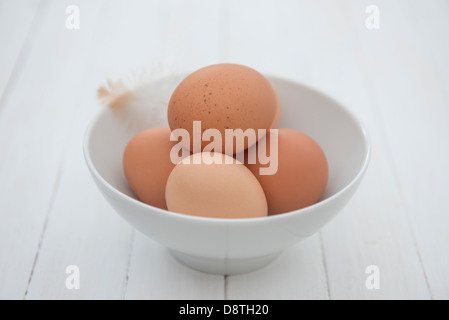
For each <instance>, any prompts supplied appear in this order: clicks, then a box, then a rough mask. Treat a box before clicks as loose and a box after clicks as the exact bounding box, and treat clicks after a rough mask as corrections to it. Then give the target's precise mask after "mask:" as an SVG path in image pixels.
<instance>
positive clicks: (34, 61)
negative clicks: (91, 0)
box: [0, 2, 98, 298]
mask: <svg viewBox="0 0 449 320" xmlns="http://www.w3.org/2000/svg"><path fill="white" fill-rule="evenodd" d="M96 7H98V5H97V4H92V5H91V8H92V10H90V11H88V12H86V15H85V20H84V21H85V24H86V26H87V25H89V23H90V22H93V21H94V19H95V15H96V12H95V8H96ZM39 16H40V18H41V20H40V21H41V23H40V25H39V27H37V30H35V31H34V32H35V35H34V36H33V38H32V39H29V41H30V43H29V44H27V46H28V47H29V48H30V49H29V50H30V52H29V54H28V58H27V59H26V60H25V61H23V66H22V67H21V69H22V70H23V71H22V73H21V75H20V77H19V79H18V80H17V81H16V83H15V85H14V87H13V88H11V92H10V97H9V99H7V100H6V101H5V104H3V110H2V114H1V118H0V135H1V136H0V149H1V150H2V153H1V154H0V176H1V177H2V183H1V184H0V194H1V201H0V212H1V219H2V224H1V225H0V246H1V250H0V252H1V253H2V256H3V257H5V258H2V259H1V260H0V272H1V274H2V275H6V276H2V277H1V278H0V281H1V284H0V296H1V297H8V298H23V297H24V294H25V292H26V288H27V286H28V281H29V279H30V276H31V272H32V270H33V266H34V262H35V258H36V257H37V253H38V248H39V245H40V241H41V238H42V236H43V231H45V221H46V217H47V214H48V212H49V210H50V209H51V205H52V201H53V198H54V193H55V191H56V189H57V188H58V180H59V176H60V167H61V161H62V154H63V150H64V149H65V148H64V146H65V144H66V143H67V139H68V137H69V129H70V126H71V123H72V119H73V115H74V114H75V103H76V95H74V93H75V92H76V91H77V90H78V88H79V87H80V85H81V83H82V81H81V80H82V79H81V74H82V73H81V72H82V71H81V70H83V66H84V65H85V59H86V57H87V52H88V48H89V44H90V43H89V42H90V38H91V37H90V35H89V34H88V33H71V32H69V31H68V30H67V29H66V28H65V25H64V21H65V6H64V5H63V3H62V2H58V3H57V4H56V3H53V2H52V3H51V5H49V6H44V7H43V10H42V12H41V13H40V14H39ZM58 16H62V17H63V19H61V20H59V19H55V17H58ZM55 41H56V42H55ZM61 79H64V81H62V80H61Z"/></svg>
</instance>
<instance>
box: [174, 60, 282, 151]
mask: <svg viewBox="0 0 449 320" xmlns="http://www.w3.org/2000/svg"><path fill="white" fill-rule="evenodd" d="M279 113H280V100H279V98H278V95H277V93H276V91H275V90H274V89H273V86H272V85H271V83H270V82H269V81H268V80H267V79H266V78H265V77H264V76H263V75H262V74H260V73H259V72H258V71H256V70H254V69H252V68H249V67H247V66H243V65H239V64H231V63H222V64H215V65H211V66H207V67H204V68H202V69H199V70H197V71H195V72H193V73H192V74H190V75H189V76H187V77H186V78H185V79H184V80H183V81H182V82H181V83H180V84H179V85H178V86H177V87H176V89H175V90H174V92H173V94H172V96H171V98H170V101H169V104H168V112H167V116H168V123H169V126H170V128H171V129H172V130H175V129H179V128H182V129H186V130H187V131H188V132H189V134H190V141H187V142H185V147H186V148H189V149H190V150H191V151H193V152H199V151H202V150H203V149H204V147H205V146H206V145H208V144H209V143H210V142H209V141H201V142H200V143H201V145H199V144H198V148H196V149H195V148H194V144H193V139H194V134H193V121H201V130H200V131H201V132H204V131H205V130H207V129H217V130H218V131H219V132H220V134H221V138H222V142H221V143H220V145H221V146H222V149H221V150H220V149H214V151H221V152H223V153H225V152H226V153H236V152H240V151H243V150H244V149H246V148H247V147H248V146H251V145H252V144H254V143H255V142H256V141H257V140H258V139H260V138H261V137H262V136H263V135H262V134H261V135H260V136H258V133H257V129H269V128H271V127H272V126H273V125H274V126H275V125H276V123H277V119H278V117H279ZM226 129H232V130H235V129H241V130H242V131H243V132H244V131H245V130H247V129H254V132H255V135H254V138H255V140H254V141H250V142H249V140H247V139H244V140H243V139H242V141H244V143H243V142H242V143H241V146H236V144H237V139H236V138H235V137H234V138H233V137H232V136H231V138H230V139H226V141H227V142H228V143H232V141H233V147H229V148H228V151H232V152H227V150H225V136H226V135H225V130H226Z"/></svg>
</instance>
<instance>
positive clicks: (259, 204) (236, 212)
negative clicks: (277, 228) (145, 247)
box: [165, 153, 267, 218]
mask: <svg viewBox="0 0 449 320" xmlns="http://www.w3.org/2000/svg"><path fill="white" fill-rule="evenodd" d="M205 154H210V153H196V154H193V155H191V156H190V157H187V158H184V159H183V160H182V161H181V162H180V163H179V164H178V165H177V166H176V167H175V168H174V169H173V171H172V172H171V174H170V176H169V178H168V181H167V186H166V194H165V197H166V201H167V207H168V210H170V211H173V212H178V213H183V214H187V215H194V216H201V217H213V218H254V217H264V216H267V200H266V199H265V194H264V192H263V190H262V187H261V186H260V184H259V182H258V181H257V179H256V177H255V176H254V175H253V174H252V173H251V171H249V170H248V168H246V167H245V166H244V165H243V164H241V163H240V162H238V161H236V160H235V159H234V158H232V157H230V156H227V155H223V154H215V155H216V156H217V157H219V159H220V161H221V163H218V164H217V163H210V162H208V160H205V158H203V155H205ZM226 161H228V162H229V163H226ZM209 163H210V164H209Z"/></svg>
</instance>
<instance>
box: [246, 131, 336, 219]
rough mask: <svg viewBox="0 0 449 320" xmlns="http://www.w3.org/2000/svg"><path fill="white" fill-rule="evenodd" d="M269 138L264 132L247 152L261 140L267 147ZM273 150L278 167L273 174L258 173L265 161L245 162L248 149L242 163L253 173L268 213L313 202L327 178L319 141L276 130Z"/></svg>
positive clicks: (324, 158) (295, 133)
mask: <svg viewBox="0 0 449 320" xmlns="http://www.w3.org/2000/svg"><path fill="white" fill-rule="evenodd" d="M269 138H270V134H269V133H268V134H267V136H266V137H264V138H263V139H261V140H260V141H259V143H258V145H257V146H253V147H252V148H251V149H250V150H248V151H249V152H254V151H255V150H256V148H259V147H260V144H262V143H267V150H270V142H269V141H270V139H269ZM273 151H274V152H275V151H276V150H273ZM277 151H278V169H277V172H276V173H275V174H273V175H261V174H260V168H264V167H268V166H269V164H267V165H261V164H260V162H259V161H257V162H256V163H255V164H248V163H247V159H248V158H247V155H248V152H246V158H245V159H246V160H245V165H246V166H247V167H248V168H249V169H250V170H251V172H252V173H253V174H254V175H255V176H256V178H257V180H258V181H259V183H260V185H261V186H262V188H263V190H264V192H265V196H266V198H267V202H268V214H269V215H273V214H278V213H285V212H289V211H293V210H298V209H302V208H304V207H307V206H310V205H312V204H314V203H316V202H317V201H318V200H319V199H320V197H321V195H322V194H323V192H324V189H325V187H326V184H327V179H328V165H327V160H326V156H325V154H324V152H323V150H322V149H321V147H320V146H319V144H318V143H317V142H316V141H315V140H314V139H312V138H311V137H310V136H308V135H306V134H305V133H303V132H300V131H298V130H293V129H278V150H277ZM272 156H273V155H271V154H270V157H272ZM257 159H259V158H257Z"/></svg>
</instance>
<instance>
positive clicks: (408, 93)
mask: <svg viewBox="0 0 449 320" xmlns="http://www.w3.org/2000/svg"><path fill="white" fill-rule="evenodd" d="M71 4H75V5H78V6H79V8H80V18H81V20H80V29H79V30H67V29H66V27H65V19H66V17H67V14H66V13H65V8H66V7H67V6H68V5H71ZM368 5H377V6H378V7H379V9H380V30H368V29H367V28H366V27H365V19H366V18H367V14H366V13H365V9H366V7H367V6H368ZM448 14H449V3H448V2H447V1H444V0H434V1H432V3H426V2H424V1H419V0H413V1H411V0H400V1H399V0H398V1H387V0H374V1H366V0H357V1H356V0H347V1H346V0H345V1H338V2H337V1H332V0H320V1H296V0H295V1H293V0H291V1H287V0H285V1H256V0H251V1H248V0H247V1H238V0H233V1H224V0H223V1H206V0H198V1H197V0H195V1H157V0H154V1H137V0H133V1H122V0H114V1H110V0H107V1H106V0H104V1H88V0H84V1H80V0H76V1H55V0H53V1H52V0H42V1H33V0H29V1H25V0H22V1H13V0H0V48H1V49H0V70H1V72H0V99H1V100H0V298H3V299H122V298H124V299H449V250H447V247H448V245H449V214H448V213H449V200H448V197H447V195H448V190H449V187H448V186H449V185H448V181H449V169H448V167H447V164H448V163H449V148H448V147H447V139H448V138H449V60H448V59H447V57H449V42H448V41H447V39H446V38H447V34H448V32H449V20H448V19H447V18H446V17H447V15H448ZM225 61H227V62H237V63H243V64H247V65H250V66H252V67H254V68H256V69H258V70H260V71H262V72H265V73H267V74H275V75H279V76H284V77H287V78H290V79H293V80H297V81H300V82H303V83H306V84H307V85H309V86H312V87H315V88H317V89H319V90H322V91H324V92H325V93H327V94H329V95H331V96H333V97H334V98H335V99H337V100H338V101H340V102H342V103H343V104H344V105H346V106H347V107H348V108H349V109H350V110H352V111H353V112H354V113H355V114H356V115H357V116H358V117H359V118H360V119H361V120H362V122H363V123H364V125H365V126H366V128H367V130H368V133H369V136H370V139H371V142H372V151H373V152H372V160H371V164H370V167H369V170H368V172H367V175H366V177H365V179H364V181H363V183H362V185H361V186H360V189H359V190H358V192H357V193H356V195H355V196H354V198H353V199H352V201H351V202H350V203H349V204H348V206H347V207H346V208H345V209H344V210H343V211H342V212H341V214H340V215H339V216H338V217H337V218H336V219H335V220H334V221H332V222H331V223H330V224H329V225H327V226H326V227H325V228H323V230H322V231H321V232H320V233H319V234H316V235H314V236H313V237H311V238H310V239H307V240H305V241H303V242H302V243H299V244H298V245H296V246H294V247H292V248H289V249H288V250H286V251H285V252H284V253H283V254H282V255H281V257H280V258H279V259H278V260H276V261H275V262H274V263H273V264H271V265H270V266H268V267H266V268H264V269H261V270H259V271H256V272H253V273H250V274H245V275H238V276H229V277H222V276H216V275H208V274H202V273H199V272H196V271H193V270H190V269H188V268H186V267H184V266H182V265H180V264H179V263H178V262H177V261H176V260H175V259H173V257H172V256H171V255H170V254H169V253H168V251H167V250H166V249H165V248H163V247H162V246H160V245H159V244H157V243H155V242H153V241H152V240H149V239H147V238H145V237H144V236H143V235H141V234H139V233H138V232H136V231H134V230H133V229H132V228H131V227H130V226H129V225H128V224H127V223H126V222H124V221H123V220H122V219H121V218H120V217H119V216H118V215H116V214H115V213H114V212H113V210H112V209H111V208H110V207H109V205H108V204H107V203H106V202H105V200H104V199H103V198H102V197H101V195H100V193H99V192H98V190H97V189H96V187H95V186H94V184H93V182H92V180H91V178H90V176H89V174H88V172H87V168H86V167H85V165H84V160H83V156H82V148H81V145H82V139H83V134H84V130H85V128H86V125H87V123H88V122H89V121H90V119H91V118H92V116H93V115H94V114H95V113H96V112H97V111H98V108H99V107H98V106H97V103H96V100H95V91H96V88H97V87H98V86H99V85H100V84H102V83H103V82H104V80H105V79H106V78H107V77H112V78H116V77H118V76H119V75H121V74H124V73H126V72H127V71H129V70H132V69H134V70H139V69H140V68H141V67H146V68H147V69H149V70H153V73H154V74H155V75H156V76H157V75H159V74H169V73H178V72H183V71H191V70H194V69H196V68H199V67H201V66H204V65H208V64H212V63H216V62H225ZM69 265H77V266H78V267H79V269H80V277H81V288H80V289H79V290H68V289H67V288H66V286H65V281H66V278H67V276H68V275H67V274H66V273H65V271H66V267H67V266H69ZM369 265H377V266H378V267H379V269H380V276H381V278H380V279H381V282H380V285H381V287H380V289H379V290H368V289H367V288H366V286H365V281H366V278H367V276H368V275H367V274H366V273H365V270H366V268H367V266H369Z"/></svg>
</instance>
